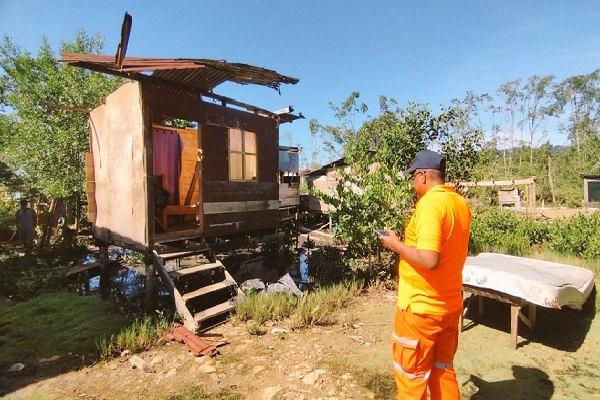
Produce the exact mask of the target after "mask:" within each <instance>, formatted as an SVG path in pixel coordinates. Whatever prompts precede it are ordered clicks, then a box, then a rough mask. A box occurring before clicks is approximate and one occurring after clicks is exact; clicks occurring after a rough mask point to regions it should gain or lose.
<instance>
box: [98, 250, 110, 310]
mask: <svg viewBox="0 0 600 400" xmlns="http://www.w3.org/2000/svg"><path fill="white" fill-rule="evenodd" d="M98 261H99V262H100V294H101V296H102V298H105V299H106V298H108V295H109V294H110V274H109V271H108V244H107V243H104V242H101V243H99V244H98Z"/></svg>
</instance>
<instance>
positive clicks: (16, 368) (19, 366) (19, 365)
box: [8, 363, 25, 372]
mask: <svg viewBox="0 0 600 400" xmlns="http://www.w3.org/2000/svg"><path fill="white" fill-rule="evenodd" d="M23 368H25V364H23V363H14V364H13V365H11V366H10V368H9V369H8V372H18V371H20V370H22V369H23Z"/></svg>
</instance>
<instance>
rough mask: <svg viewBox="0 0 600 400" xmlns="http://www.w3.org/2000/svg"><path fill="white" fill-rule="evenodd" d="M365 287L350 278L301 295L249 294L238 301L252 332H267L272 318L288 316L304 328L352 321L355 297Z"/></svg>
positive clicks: (240, 317)
mask: <svg viewBox="0 0 600 400" xmlns="http://www.w3.org/2000/svg"><path fill="white" fill-rule="evenodd" d="M360 291H361V286H360V284H359V283H358V282H354V281H353V282H348V283H341V284H338V285H334V286H331V287H327V288H321V289H318V290H315V291H312V292H308V293H305V294H304V296H302V297H301V298H297V297H295V296H293V295H291V294H282V293H277V294H271V295H265V294H263V293H258V294H249V295H247V296H245V297H244V298H242V299H241V300H240V301H239V302H238V304H237V305H236V311H235V313H236V316H235V318H237V319H238V320H239V321H242V322H248V321H252V323H250V324H249V325H248V332H249V333H250V334H253V335H261V334H264V332H265V331H264V329H263V328H262V325H263V324H265V323H266V322H268V321H271V322H279V321H283V320H288V322H289V324H290V328H292V329H303V328H308V327H311V326H316V325H332V324H335V323H340V322H350V321H351V319H352V311H351V305H352V302H353V299H354V297H355V296H356V295H358V294H359V293H360Z"/></svg>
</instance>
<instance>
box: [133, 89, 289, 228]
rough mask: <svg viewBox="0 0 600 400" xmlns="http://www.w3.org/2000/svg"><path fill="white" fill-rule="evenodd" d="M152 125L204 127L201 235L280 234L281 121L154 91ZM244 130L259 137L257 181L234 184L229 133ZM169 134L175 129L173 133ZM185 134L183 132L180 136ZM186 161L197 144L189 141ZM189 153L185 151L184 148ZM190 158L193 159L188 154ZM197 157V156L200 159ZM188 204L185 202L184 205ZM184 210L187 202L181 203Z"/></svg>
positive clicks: (150, 95)
mask: <svg viewBox="0 0 600 400" xmlns="http://www.w3.org/2000/svg"><path fill="white" fill-rule="evenodd" d="M144 95H145V98H144V100H145V103H146V104H148V106H149V109H150V111H151V113H152V116H153V119H154V120H155V121H156V120H159V119H160V118H162V117H175V118H181V119H186V120H189V121H196V122H198V123H199V129H198V131H199V136H200V149H201V151H202V161H201V166H202V168H201V174H200V178H201V179H200V185H202V186H201V188H199V191H200V193H201V199H202V207H203V215H202V220H203V226H202V235H203V236H204V237H216V236H227V235H232V234H238V233H243V232H250V231H254V230H265V229H276V228H277V226H278V224H279V214H278V207H279V204H278V202H279V191H278V189H279V188H278V183H277V173H278V157H279V127H278V124H277V121H275V120H274V119H272V118H267V117H263V116H259V115H255V114H251V113H248V112H246V111H243V110H238V109H234V108H229V107H225V106H222V105H217V104H213V103H209V102H204V101H202V100H201V99H200V98H199V97H198V98H196V97H191V96H190V97H188V96H182V95H178V94H175V93H171V92H168V91H164V90H160V89H157V88H153V87H147V88H146V89H145V91H144ZM230 127H234V128H241V129H244V130H248V131H252V132H255V133H256V135H257V175H258V176H257V181H256V182H230V181H229V160H228V154H229V153H228V128H230ZM169 129H170V128H169ZM180 134H181V132H180ZM182 140H184V146H187V145H188V144H189V148H188V149H187V150H184V153H185V156H186V157H188V156H189V159H188V161H189V162H190V164H191V153H193V150H192V146H191V143H192V141H193V140H192V139H191V138H189V137H188V138H187V139H184V136H183V135H182ZM184 148H185V147H184ZM188 152H189V154H187V153H188ZM196 154H197V153H196ZM182 168H183V170H184V171H185V172H182V178H181V184H182V190H181V191H180V192H181V195H180V196H185V193H187V187H185V188H184V187H183V185H184V184H185V182H188V186H189V181H188V179H191V177H190V176H189V175H190V174H191V167H190V165H189V164H188V165H187V166H182ZM182 200H185V199H182ZM182 204H183V201H182Z"/></svg>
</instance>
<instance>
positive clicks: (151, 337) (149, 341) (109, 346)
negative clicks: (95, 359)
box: [96, 313, 173, 359]
mask: <svg viewBox="0 0 600 400" xmlns="http://www.w3.org/2000/svg"><path fill="white" fill-rule="evenodd" d="M172 323H173V319H172V318H169V317H167V316H165V315H164V314H162V313H159V314H157V316H150V315H146V316H141V317H137V318H136V319H135V320H134V321H133V323H132V324H131V325H129V326H128V327H126V328H124V329H123V330H121V331H120V332H119V333H117V334H114V335H111V336H110V337H109V336H102V337H100V338H99V339H98V340H97V342H96V347H97V348H98V351H99V353H100V357H101V358H103V359H106V358H111V357H114V356H117V355H119V354H121V353H122V352H123V351H125V350H129V351H131V352H132V353H139V352H141V351H144V350H148V349H150V348H151V347H152V346H153V345H155V344H157V343H158V341H160V339H161V338H162V337H163V336H164V334H165V333H166V331H167V330H168V329H169V327H170V326H171V324H172Z"/></svg>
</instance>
